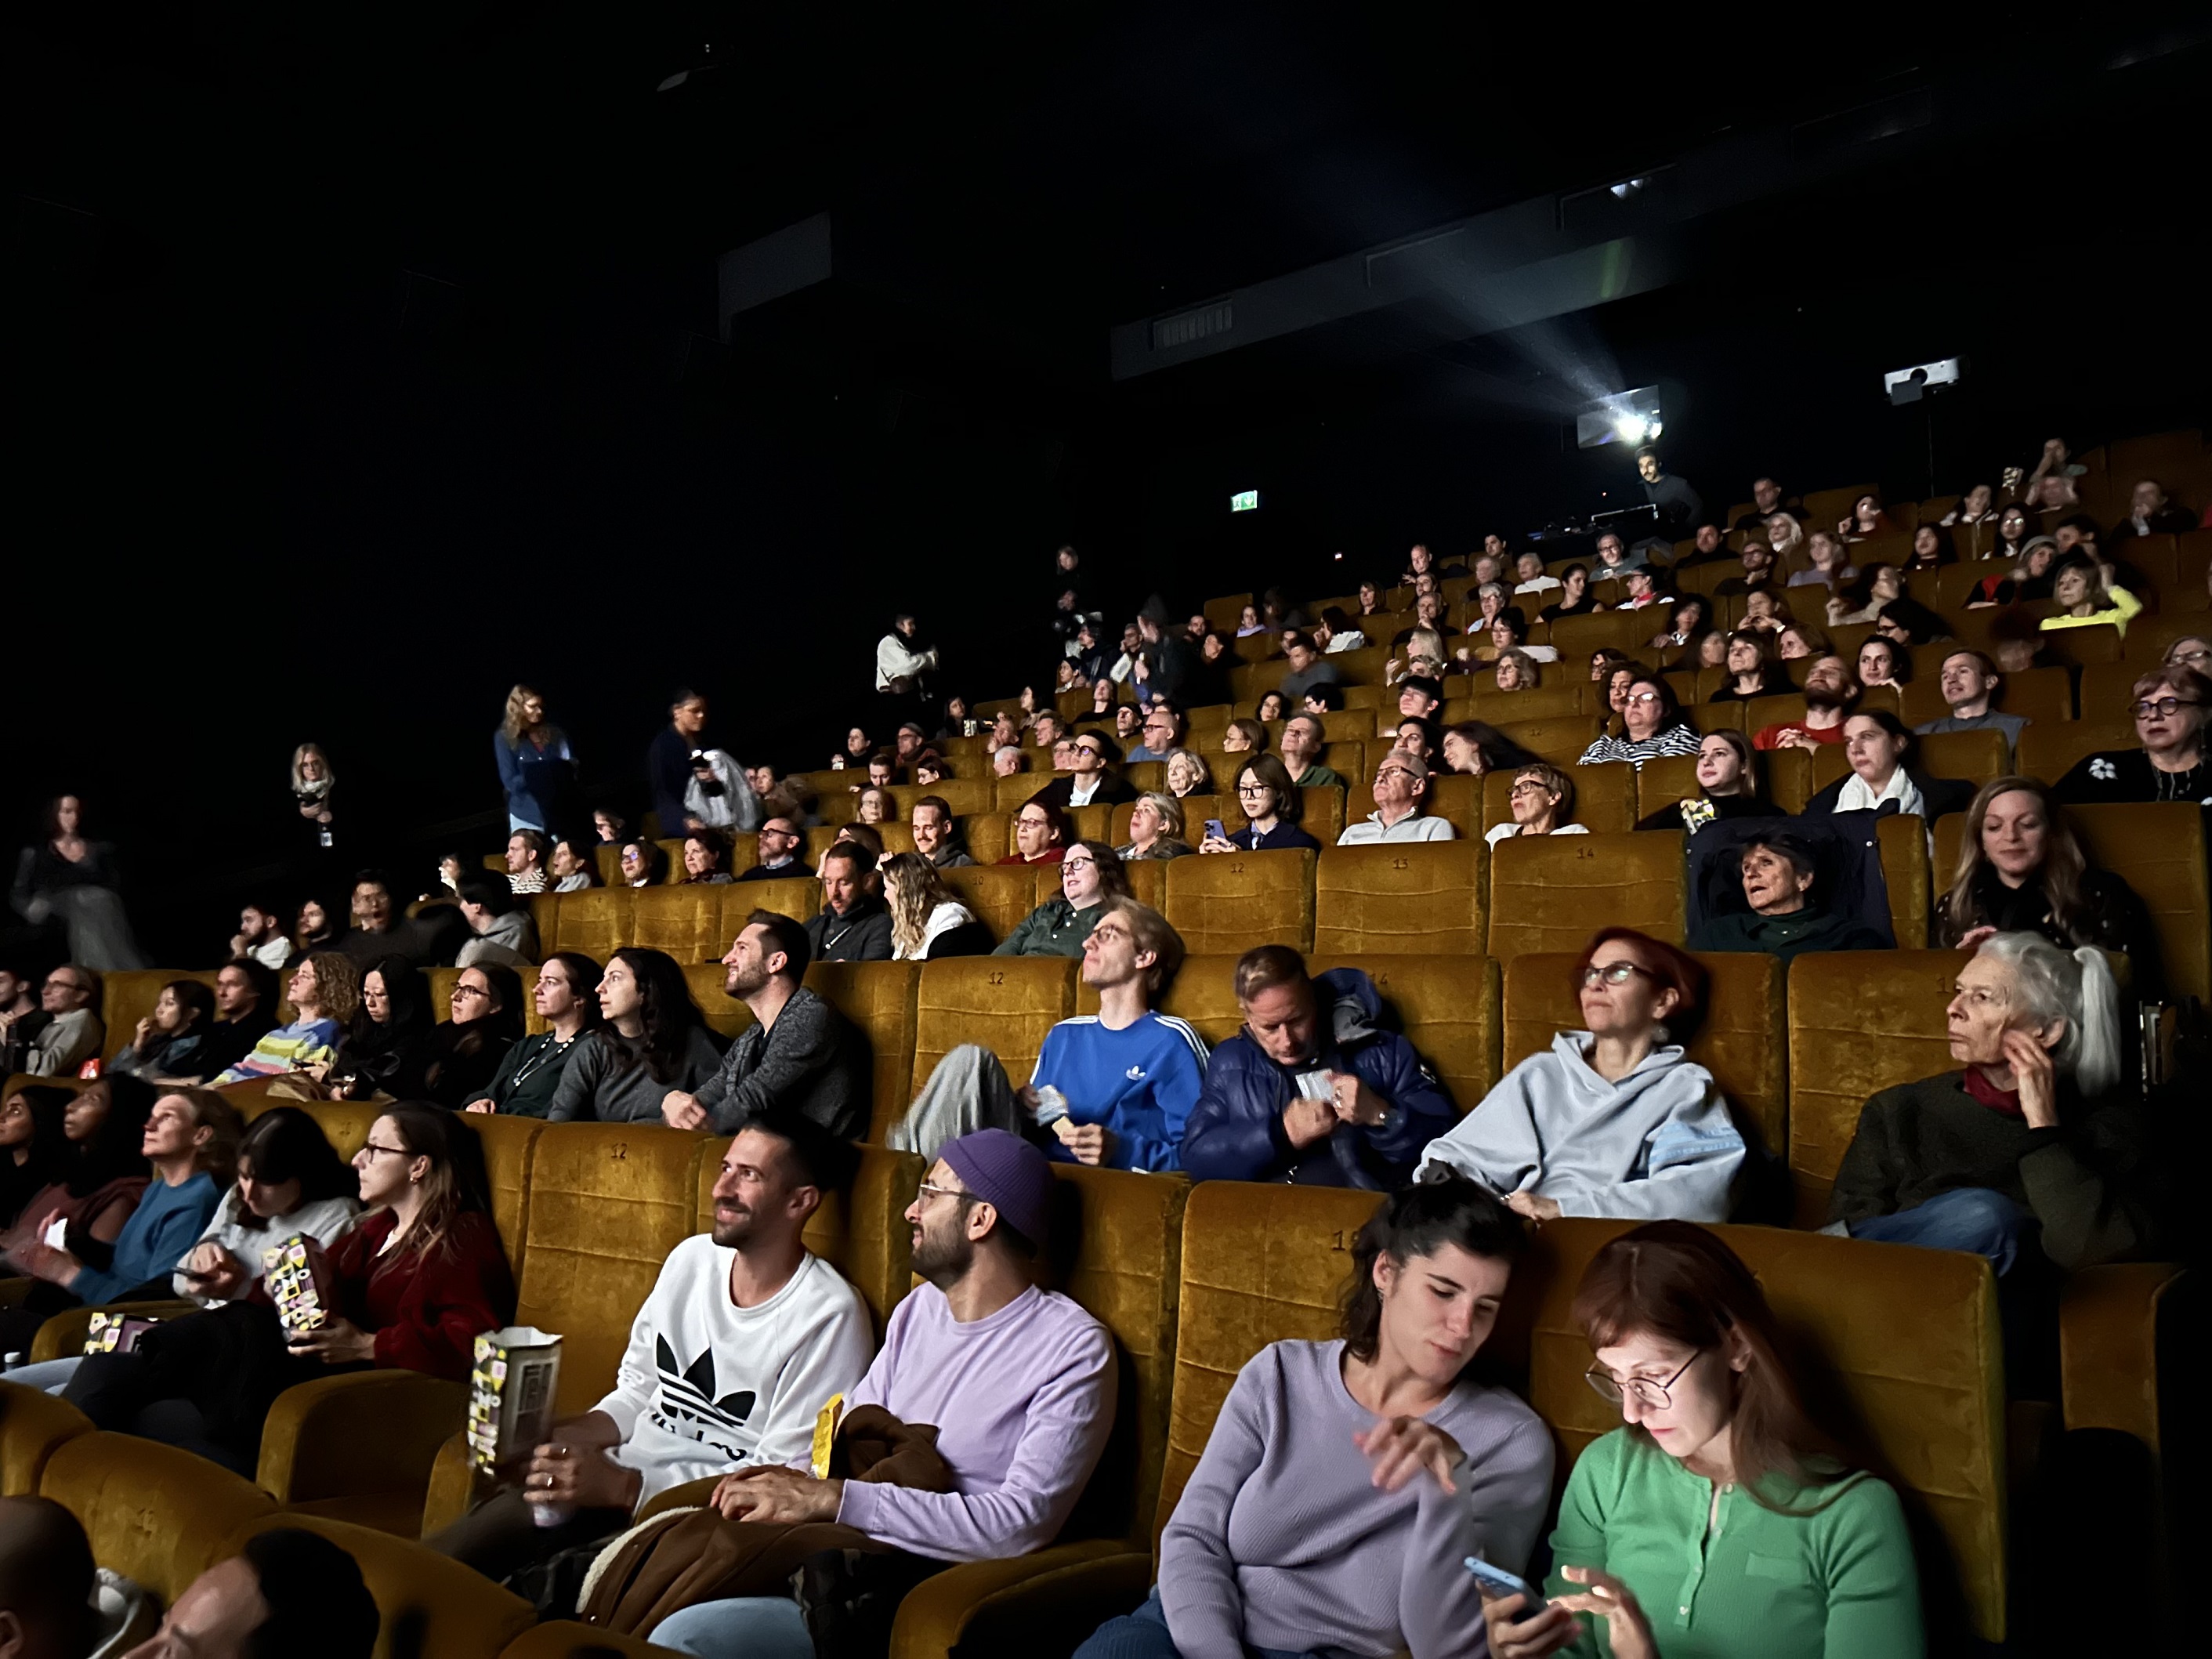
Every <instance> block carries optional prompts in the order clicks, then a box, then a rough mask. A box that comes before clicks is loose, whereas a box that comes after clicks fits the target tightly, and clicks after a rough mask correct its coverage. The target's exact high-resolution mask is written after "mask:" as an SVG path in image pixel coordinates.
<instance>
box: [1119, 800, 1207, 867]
mask: <svg viewBox="0 0 2212 1659" xmlns="http://www.w3.org/2000/svg"><path fill="white" fill-rule="evenodd" d="M1197 850H1198V849H1197V848H1194V847H1193V846H1192V845H1191V844H1190V842H1188V840H1186V839H1185V838H1184V829H1183V816H1182V802H1181V801H1179V800H1177V799H1176V798H1175V797H1174V796H1173V795H1164V794H1159V793H1147V794H1142V795H1139V796H1138V797H1137V799H1136V803H1135V805H1133V806H1131V807H1130V808H1129V839H1128V840H1127V842H1124V843H1123V844H1122V845H1121V846H1119V847H1117V848H1115V849H1114V854H1115V857H1116V858H1118V859H1120V860H1121V861H1122V862H1123V863H1124V864H1127V863H1128V862H1130V861H1131V860H1137V859H1179V858H1187V857H1188V856H1189V855H1190V854H1192V853H1194V852H1195V851H1197Z"/></svg>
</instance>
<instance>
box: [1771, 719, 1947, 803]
mask: <svg viewBox="0 0 2212 1659" xmlns="http://www.w3.org/2000/svg"><path fill="white" fill-rule="evenodd" d="M1916 743H1917V739H1916V738H1914V737H1913V735H1912V728H1911V726H1907V725H1905V722H1904V721H1903V720H1899V719H1898V718H1897V716H1896V715H1894V714H1891V713H1890V712H1889V711H1888V710H1887V708H1863V709H1861V710H1860V711H1859V712H1858V713H1857V714H1853V715H1851V716H1850V718H1849V719H1847V720H1844V758H1845V759H1847V760H1848V761H1850V767H1851V769H1850V774H1849V775H1847V776H1844V777H1840V778H1838V779H1837V780H1836V781H1834V782H1833V783H1832V784H1830V785H1829V786H1828V787H1826V788H1825V789H1822V790H1820V792H1818V793H1816V794H1814V797H1813V799H1810V800H1808V801H1807V802H1806V803H1805V816H1806V817H1818V816H1820V814H1822V813H1825V812H1904V813H1910V814H1913V815H1916V816H1917V817H1919V818H1920V820H1921V821H1922V822H1923V823H1929V824H1932V823H1935V822H1936V819H1938V818H1940V817H1943V816H1944V815H1945V814H1946V813H1948V812H1963V811H1966V807H1967V805H1969V804H1970V803H1971V802H1972V800H1973V799H1974V786H1973V785H1972V784H1971V783H1966V782H1964V781H1960V780H1959V779H1956V778H1931V777H1929V775H1927V774H1926V773H1925V772H1923V771H1922V770H1920V769H1919V768H1918V767H1917V765H1915V764H1914V762H1915V759H1916V756H1915V752H1914V749H1915V744H1916Z"/></svg>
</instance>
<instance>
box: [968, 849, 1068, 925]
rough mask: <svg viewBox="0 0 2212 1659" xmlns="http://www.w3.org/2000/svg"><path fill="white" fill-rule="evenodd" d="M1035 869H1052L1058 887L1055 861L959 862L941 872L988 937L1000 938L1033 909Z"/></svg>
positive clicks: (1055, 885) (1058, 873) (1034, 907)
mask: <svg viewBox="0 0 2212 1659" xmlns="http://www.w3.org/2000/svg"><path fill="white" fill-rule="evenodd" d="M1038 868H1042V869H1047V870H1049V871H1050V872H1052V881H1053V884H1054V890H1057V888H1058V885H1059V879H1060V866H1058V865H1057V864H1050V865H1044V866H1030V865H1025V864H1005V865H1000V864H975V865H962V866H958V867H957V868H956V869H951V870H946V871H943V872H940V873H941V874H942V875H943V876H944V877H945V885H946V886H948V887H950V888H951V890H953V891H954V892H955V893H957V894H958V895H959V896H960V902H962V903H963V904H964V905H966V906H967V907H968V908H969V909H970V910H973V911H974V912H975V918H976V920H977V921H981V923H982V924H983V925H984V926H985V927H988V928H989V929H990V930H991V937H992V938H993V939H1005V938H1006V935H1007V934H1009V933H1012V932H1013V931H1014V929H1015V928H1016V927H1019V926H1020V925H1021V920H1022V918H1023V917H1024V916H1025V915H1029V913H1030V911H1032V910H1034V909H1036V905H1037V897H1036V894H1037V869H1038Z"/></svg>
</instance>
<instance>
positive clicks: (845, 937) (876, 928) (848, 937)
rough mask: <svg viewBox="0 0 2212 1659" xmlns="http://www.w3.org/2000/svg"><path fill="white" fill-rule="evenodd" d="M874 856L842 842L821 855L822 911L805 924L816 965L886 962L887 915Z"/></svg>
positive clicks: (888, 954) (888, 940) (888, 943)
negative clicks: (879, 894)
mask: <svg viewBox="0 0 2212 1659" xmlns="http://www.w3.org/2000/svg"><path fill="white" fill-rule="evenodd" d="M876 886H877V880H876V859H875V854H872V853H871V852H869V851H868V849H867V848H865V847H862V846H860V845H859V844H858V843H857V842H850V841H841V842H837V843H836V845H835V846H833V847H832V848H830V849H829V851H828V852H826V853H824V854H823V855H822V908H821V909H820V910H819V911H817V912H816V913H815V915H814V917H813V919H812V920H811V921H808V922H807V924H806V943H807V945H808V946H809V947H810V949H811V951H812V953H813V959H814V960H815V961H817V962H889V961H890V959H891V914H890V911H889V910H888V909H886V908H884V902H883V900H882V899H881V898H879V897H878V896H877V893H876Z"/></svg>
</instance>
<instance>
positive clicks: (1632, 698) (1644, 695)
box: [1621, 691, 1660, 707]
mask: <svg viewBox="0 0 2212 1659" xmlns="http://www.w3.org/2000/svg"><path fill="white" fill-rule="evenodd" d="M1621 702H1632V703H1636V704H1638V705H1641V706H1650V707H1656V706H1657V704H1658V703H1659V702H1660V696H1659V694H1658V693H1657V692H1656V691H1632V692H1630V693H1629V694H1628V695H1627V696H1625V697H1623V698H1622V699H1621Z"/></svg>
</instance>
